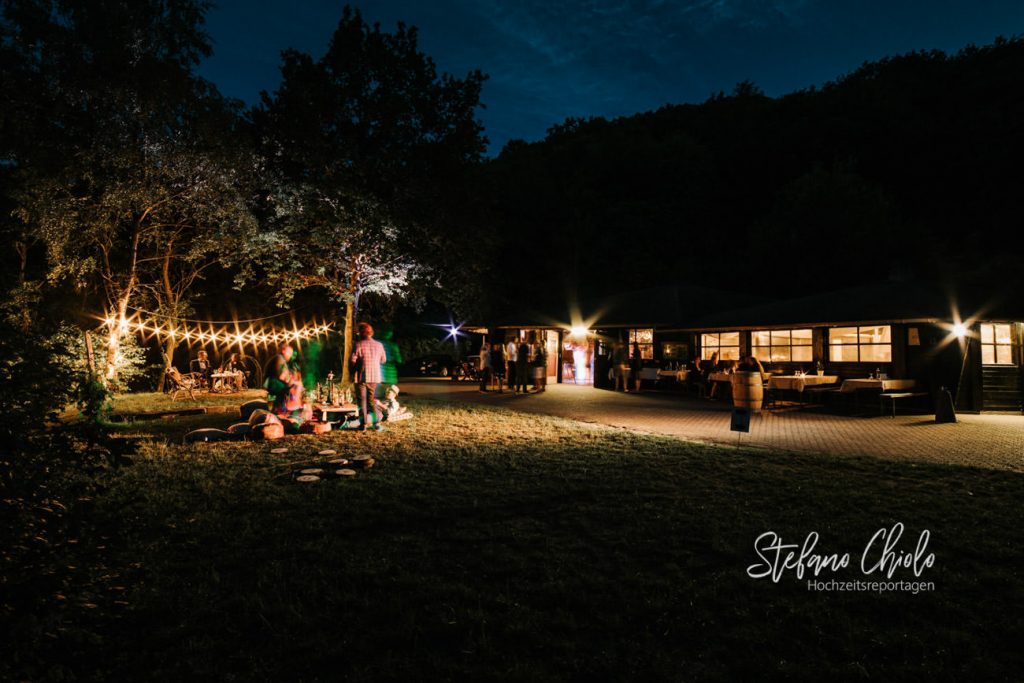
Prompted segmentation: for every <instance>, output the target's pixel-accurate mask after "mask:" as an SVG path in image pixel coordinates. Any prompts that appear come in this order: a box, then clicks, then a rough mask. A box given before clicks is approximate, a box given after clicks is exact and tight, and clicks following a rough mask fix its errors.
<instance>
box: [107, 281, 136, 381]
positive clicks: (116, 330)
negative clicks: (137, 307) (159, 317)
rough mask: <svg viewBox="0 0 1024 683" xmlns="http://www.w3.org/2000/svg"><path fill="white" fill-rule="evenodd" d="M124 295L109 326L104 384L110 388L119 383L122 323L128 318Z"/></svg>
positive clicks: (126, 301) (126, 298)
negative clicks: (118, 366)
mask: <svg viewBox="0 0 1024 683" xmlns="http://www.w3.org/2000/svg"><path fill="white" fill-rule="evenodd" d="M129 296H131V295H130V293H127V294H123V295H121V297H120V298H119V300H118V302H117V310H116V311H115V313H114V316H113V320H111V322H110V324H109V325H107V357H106V359H105V361H104V370H103V384H104V385H105V386H107V387H108V388H109V387H110V386H111V385H112V384H114V383H116V382H117V353H118V351H120V350H121V335H122V330H121V321H122V320H126V319H127V316H128V298H129Z"/></svg>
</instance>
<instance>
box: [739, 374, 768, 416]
mask: <svg viewBox="0 0 1024 683" xmlns="http://www.w3.org/2000/svg"><path fill="white" fill-rule="evenodd" d="M763 400H764V384H762V380H761V373H760V372H734V373H733V374H732V404H733V405H734V406H736V407H737V408H750V410H751V412H754V413H759V412H761V403H762V401H763Z"/></svg>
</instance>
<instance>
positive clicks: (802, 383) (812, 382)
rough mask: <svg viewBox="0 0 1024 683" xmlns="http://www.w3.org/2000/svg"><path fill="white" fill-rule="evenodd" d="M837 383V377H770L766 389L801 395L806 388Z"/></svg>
mask: <svg viewBox="0 0 1024 683" xmlns="http://www.w3.org/2000/svg"><path fill="white" fill-rule="evenodd" d="M838 381H839V377H838V375H772V376H771V377H769V378H768V388H769V389H777V390H779V391H797V392H800V393H801V394H802V393H803V391H804V389H805V388H807V387H811V386H817V385H819V384H835V383H836V382H838Z"/></svg>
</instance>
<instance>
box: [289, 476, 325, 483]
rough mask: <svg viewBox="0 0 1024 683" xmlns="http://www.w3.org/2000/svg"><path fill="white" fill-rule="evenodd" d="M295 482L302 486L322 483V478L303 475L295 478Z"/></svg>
mask: <svg viewBox="0 0 1024 683" xmlns="http://www.w3.org/2000/svg"><path fill="white" fill-rule="evenodd" d="M295 481H297V482H299V483H300V484H314V483H316V482H318V481H320V477H318V476H316V475H315V474H303V475H302V476H299V477H295Z"/></svg>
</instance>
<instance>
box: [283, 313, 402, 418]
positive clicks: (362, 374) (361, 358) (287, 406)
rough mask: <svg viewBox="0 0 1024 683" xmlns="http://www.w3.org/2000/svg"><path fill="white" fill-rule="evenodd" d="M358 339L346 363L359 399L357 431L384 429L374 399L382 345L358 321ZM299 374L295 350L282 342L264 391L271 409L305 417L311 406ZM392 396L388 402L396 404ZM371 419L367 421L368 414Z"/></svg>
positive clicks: (383, 355)
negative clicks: (269, 397) (270, 401)
mask: <svg viewBox="0 0 1024 683" xmlns="http://www.w3.org/2000/svg"><path fill="white" fill-rule="evenodd" d="M356 329H357V330H358V332H359V340H358V341H357V342H356V343H355V345H354V346H353V348H352V355H351V357H350V358H349V362H350V363H351V364H352V369H353V373H352V380H353V382H354V383H355V386H356V397H357V400H358V401H359V407H360V412H359V431H363V432H365V431H367V430H368V429H370V428H372V429H374V430H375V431H379V432H380V431H384V426H383V425H382V424H381V411H380V403H379V402H378V401H377V400H376V396H375V395H376V393H377V385H378V384H380V383H381V382H383V381H384V367H385V365H386V364H387V362H388V357H387V352H386V351H385V348H384V345H383V344H382V343H380V342H379V341H377V340H376V339H374V338H373V327H372V326H371V325H370V324H369V323H365V322H363V323H359V325H358V326H357V328H356ZM304 391H305V390H304V388H303V385H302V375H301V372H300V370H299V364H298V353H297V352H296V351H295V349H293V348H292V347H291V345H285V346H283V347H282V348H281V351H280V353H278V355H277V357H276V358H275V360H274V370H273V373H272V375H271V377H270V378H268V380H267V392H268V393H269V394H270V395H271V396H272V397H273V398H274V412H275V413H277V414H278V415H283V416H287V417H291V418H292V419H299V420H304V419H309V418H310V417H311V413H312V410H311V407H310V406H309V405H308V404H306V403H304V399H303V393H304ZM397 393H398V392H397V388H396V389H395V390H394V392H393V395H391V396H388V401H389V402H390V403H391V404H393V405H395V406H397V401H395V400H394V397H395V396H396V395H397ZM371 412H372V413H373V420H372V422H371V420H370V413H371Z"/></svg>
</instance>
